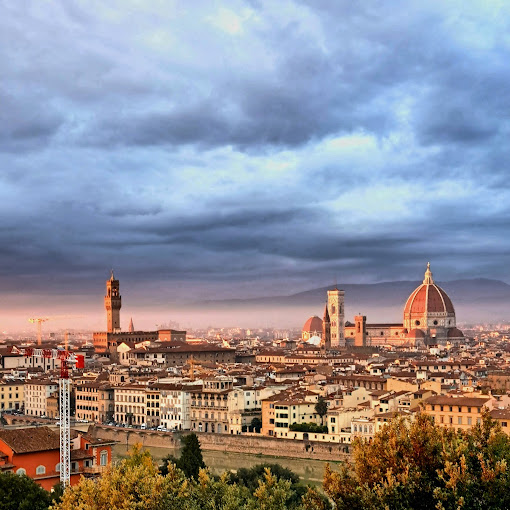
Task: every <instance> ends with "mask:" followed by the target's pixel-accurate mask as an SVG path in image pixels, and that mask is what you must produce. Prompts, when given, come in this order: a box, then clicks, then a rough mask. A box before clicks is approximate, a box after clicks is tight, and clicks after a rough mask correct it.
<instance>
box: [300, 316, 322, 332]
mask: <svg viewBox="0 0 510 510" xmlns="http://www.w3.org/2000/svg"><path fill="white" fill-rule="evenodd" d="M303 331H305V332H306V333H314V332H316V331H319V332H322V319H320V318H319V317H317V315H314V316H313V317H310V318H309V319H308V320H307V321H306V322H305V325H304V326H303Z"/></svg>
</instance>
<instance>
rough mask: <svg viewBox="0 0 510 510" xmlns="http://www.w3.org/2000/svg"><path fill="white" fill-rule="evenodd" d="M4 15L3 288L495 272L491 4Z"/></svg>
mask: <svg viewBox="0 0 510 510" xmlns="http://www.w3.org/2000/svg"><path fill="white" fill-rule="evenodd" d="M0 10H1V12H0V14H1V15H0V71H1V77H2V78H1V83H0V213H1V215H2V225H1V227H0V246H1V248H0V285H2V284H3V286H4V288H6V289H13V288H15V282H16V276H17V275H22V276H23V277H24V278H23V282H25V281H27V282H30V281H31V282H32V283H23V286H26V287H27V289H28V288H29V286H30V285H35V286H37V285H40V286H43V285H44V286H46V285H47V284H48V278H50V280H49V281H51V279H52V278H53V281H54V282H55V285H57V284H58V285H63V286H64V287H65V288H68V287H66V285H67V283H62V282H64V280H65V279H69V278H70V279H71V280H72V281H79V282H80V283H79V285H78V288H79V287H80V286H83V288H87V286H88V285H91V284H90V281H91V278H92V279H93V278H97V277H98V276H97V275H98V274H99V275H103V273H104V268H107V269H108V268H109V267H111V266H112V265H113V266H115V267H118V268H119V270H120V274H122V271H124V274H125V275H126V276H127V277H129V278H131V279H133V280H137V279H139V280H142V279H146V280H147V279H151V278H154V279H158V278H162V279H163V281H168V282H172V281H177V280H178V279H183V280H189V281H193V282H194V283H193V285H194V286H195V288H196V287H197V286H198V285H199V282H201V281H202V282H206V281H213V282H215V283H218V284H220V283H221V282H225V286H227V285H228V282H231V281H234V280H236V281H242V280H243V279H248V280H250V279H253V280H254V282H255V283H254V284H253V285H254V287H256V285H257V281H259V283H260V285H261V286H262V285H264V288H266V289H267V282H272V283H273V284H274V285H275V287H277V286H278V284H279V281H283V280H286V281H292V282H295V285H296V286H297V287H299V288H300V289H301V288H304V287H306V286H313V285H315V283H319V284H321V285H322V284H327V283H328V282H331V281H332V280H333V279H335V278H338V279H339V281H357V280H358V279H360V280H362V281H378V280H384V279H392V278H411V279H414V278H416V277H417V275H416V271H417V268H419V269H418V270H419V271H420V272H421V270H422V265H423V263H424V261H425V262H426V260H428V259H432V261H434V262H435V263H436V264H439V265H440V267H443V271H444V274H443V276H442V277H443V279H447V278H448V277H451V278H454V277H456V276H465V275H468V274H472V273H474V275H478V276H491V277H501V278H503V279H505V278H506V277H507V276H506V273H505V271H506V268H507V266H508V256H507V253H508V249H509V246H508V244H509V243H508V241H507V239H508V238H509V236H508V226H509V225H508V219H507V218H508V217H509V215H508V212H509V211H508V207H507V205H506V204H507V203H508V202H509V198H510V197H509V191H508V179H507V175H508V170H507V166H508V160H509V159H508V158H509V149H508V148H507V146H508V143H507V141H508V135H509V132H510V128H509V121H508V118H509V113H510V88H509V87H508V83H510V67H509V66H508V61H509V57H510V55H509V53H510V51H509V50H510V48H509V46H510V44H509V42H508V37H507V34H508V33H509V28H510V27H509V26H508V25H509V21H508V20H510V16H509V14H510V12H509V8H508V7H507V6H506V5H505V4H501V5H500V6H497V5H496V4H493V5H492V6H488V5H486V2H481V1H480V2H473V3H470V4H469V5H467V6H466V5H461V4H455V3H453V2H448V3H442V2H441V3H440V2H430V3H427V4H424V3H423V2H401V3H399V4H398V3H395V2H375V3H370V4H368V3H354V2H348V1H345V2H344V1H342V2H323V1H316V2H313V3H309V2H299V1H295V2H293V1H282V2H242V1H239V2H234V3H231V4H229V5H228V7H227V6H224V7H223V6H222V7H219V6H218V5H215V4H213V3H210V2H205V1H204V2H193V3H192V4H191V6H190V4H189V3H184V2H182V3H181V2H177V3H175V4H174V3H172V4H171V3H166V2H156V1H154V2H144V3H140V2H130V1H128V0H125V1H123V2H120V1H119V2H118V3H115V2H113V3H109V5H104V3H101V2H93V3H89V2H87V3H84V2H80V1H65V2H61V3H58V2H54V3H51V4H49V5H46V6H45V7H43V6H42V4H40V3H37V2H26V3H22V2H20V3H19V4H17V3H10V4H4V5H2V6H0ZM41 275H46V276H41ZM47 275H52V276H51V277H48V276H47ZM25 277H26V278H25ZM101 277H102V276H101ZM30 278H35V280H30ZM38 278H39V280H37V279H38ZM37 281H39V284H38V283H37ZM58 282H60V283H58ZM197 282H198V283H197ZM264 282H265V283H264ZM70 287H76V285H74V284H69V288H70ZM261 288H262V287H261Z"/></svg>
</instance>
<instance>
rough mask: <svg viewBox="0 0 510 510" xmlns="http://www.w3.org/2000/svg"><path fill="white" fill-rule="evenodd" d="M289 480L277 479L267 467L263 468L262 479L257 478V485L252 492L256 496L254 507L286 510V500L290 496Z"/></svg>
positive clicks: (266, 509)
mask: <svg viewBox="0 0 510 510" xmlns="http://www.w3.org/2000/svg"><path fill="white" fill-rule="evenodd" d="M290 486H291V482H290V481H289V480H284V479H278V478H277V477H276V476H275V475H273V474H272V473H271V470H270V469H269V468H265V470H264V479H263V480H259V486H258V487H257V489H256V490H255V492H254V493H253V495H254V496H255V498H256V505H255V508H256V509H260V510H287V509H288V508H289V505H288V500H289V499H290V497H291V496H292V491H291V489H290Z"/></svg>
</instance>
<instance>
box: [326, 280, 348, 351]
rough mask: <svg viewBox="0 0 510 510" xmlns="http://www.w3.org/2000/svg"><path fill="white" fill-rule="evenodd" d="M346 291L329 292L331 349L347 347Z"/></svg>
mask: <svg viewBox="0 0 510 510" xmlns="http://www.w3.org/2000/svg"><path fill="white" fill-rule="evenodd" d="M344 294H345V293H344V291H343V290H338V289H333V290H328V311H329V321H330V326H329V327H330V335H331V348H332V349H334V348H335V347H345V336H344Z"/></svg>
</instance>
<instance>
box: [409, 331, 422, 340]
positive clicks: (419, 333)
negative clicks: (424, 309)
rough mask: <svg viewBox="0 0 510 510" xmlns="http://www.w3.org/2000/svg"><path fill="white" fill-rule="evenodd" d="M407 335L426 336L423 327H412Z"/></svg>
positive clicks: (412, 336)
mask: <svg viewBox="0 0 510 510" xmlns="http://www.w3.org/2000/svg"><path fill="white" fill-rule="evenodd" d="M406 337H407V338H413V339H417V338H425V333H424V332H423V331H422V330H421V329H412V330H411V331H409V333H407V335H406Z"/></svg>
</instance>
